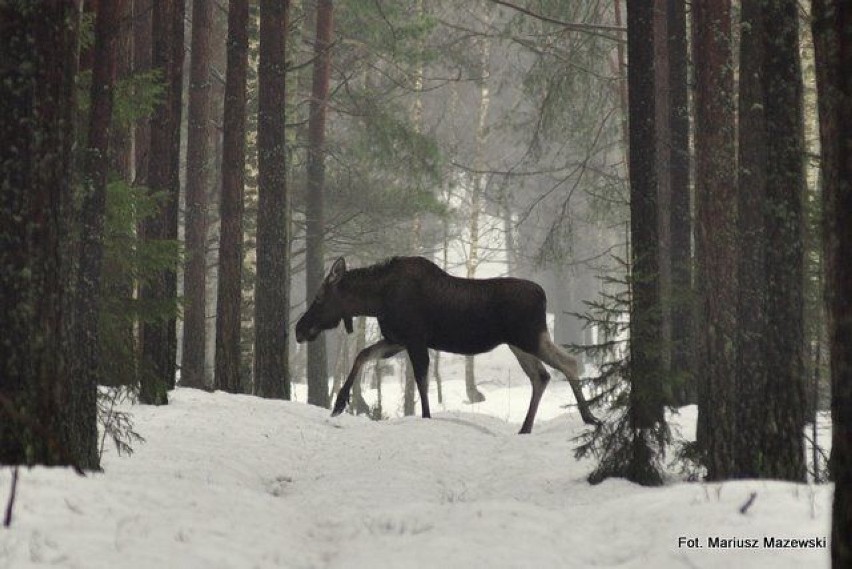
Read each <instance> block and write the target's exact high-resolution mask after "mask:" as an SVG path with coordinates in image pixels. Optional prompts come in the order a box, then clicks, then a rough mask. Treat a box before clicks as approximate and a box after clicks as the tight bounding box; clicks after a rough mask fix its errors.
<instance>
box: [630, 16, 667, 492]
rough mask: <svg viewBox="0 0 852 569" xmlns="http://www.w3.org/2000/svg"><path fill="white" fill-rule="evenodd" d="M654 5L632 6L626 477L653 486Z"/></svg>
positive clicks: (656, 309) (657, 396) (656, 303)
mask: <svg viewBox="0 0 852 569" xmlns="http://www.w3.org/2000/svg"><path fill="white" fill-rule="evenodd" d="M653 26H654V1H653V0H641V1H638V0H637V1H636V2H629V3H628V6H627V51H628V56H627V57H628V60H629V62H630V64H629V66H628V76H627V81H628V84H629V106H630V153H629V170H630V242H631V248H632V251H631V253H632V255H631V256H632V274H631V287H632V306H631V314H630V379H631V387H630V407H629V417H630V425H631V429H632V430H633V431H634V437H635V438H636V443H635V444H634V447H633V451H632V461H631V462H632V464H631V466H630V467H629V470H628V472H627V473H626V475H627V477H628V479H630V480H633V481H635V482H639V483H644V484H652V483H657V482H658V480H656V479H655V476H654V468H653V459H654V457H653V455H652V454H651V451H650V447H649V445H650V444H651V442H652V441H650V440H648V439H647V437H648V436H650V435H649V433H650V432H651V430H652V429H654V428H655V427H657V426H658V425H660V424H661V423H662V422H663V420H664V418H663V405H664V401H663V391H662V371H663V366H662V357H661V347H662V346H661V345H660V343H659V340H660V338H661V328H662V323H661V312H662V311H661V306H660V283H659V271H660V264H659V223H658V206H657V200H658V180H657V159H656V149H657V147H656V142H655V140H656V133H657V131H656V125H655V123H656V116H657V115H656V107H655V85H654V80H655V77H656V72H655V67H654V66H655V61H654V43H653V42H649V41H648V37H651V36H653Z"/></svg>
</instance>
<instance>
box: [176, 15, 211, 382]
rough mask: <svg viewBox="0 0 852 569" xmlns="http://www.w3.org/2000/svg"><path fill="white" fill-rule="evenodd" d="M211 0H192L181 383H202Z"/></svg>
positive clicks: (208, 153)
mask: <svg viewBox="0 0 852 569" xmlns="http://www.w3.org/2000/svg"><path fill="white" fill-rule="evenodd" d="M212 29H213V0H193V2H192V39H191V41H192V57H191V60H190V71H189V106H188V109H187V113H188V117H187V121H188V122H187V124H188V128H187V140H186V143H187V150H186V247H185V259H184V261H185V265H184V267H185V268H184V287H183V290H184V310H183V344H182V346H183V349H182V350H181V376H180V377H181V385H185V386H187V387H196V388H204V387H205V384H206V378H205V377H204V351H205V337H206V326H207V322H206V318H205V317H206V308H207V302H206V282H207V279H206V276H207V191H208V187H209V185H210V182H211V180H212V176H210V167H209V162H210V155H211V153H210V145H209V142H210V133H209V131H210V126H209V125H210V116H211V112H210V110H211V101H210V92H211V80H210V37H211V34H212Z"/></svg>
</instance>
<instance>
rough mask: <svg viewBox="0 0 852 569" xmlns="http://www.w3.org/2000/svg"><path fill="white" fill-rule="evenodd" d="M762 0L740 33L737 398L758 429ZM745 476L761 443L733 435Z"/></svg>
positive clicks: (746, 421)
mask: <svg viewBox="0 0 852 569" xmlns="http://www.w3.org/2000/svg"><path fill="white" fill-rule="evenodd" d="M762 4H763V0H744V1H743V3H742V25H741V26H740V28H741V35H740V84H739V121H740V128H739V161H740V162H739V185H740V191H739V193H738V195H739V203H738V209H739V211H738V228H739V236H740V239H739V264H738V281H739V287H738V307H737V319H738V326H737V365H736V366H735V372H736V379H735V381H736V390H737V394H736V402H737V422H738V425H739V426H738V428H739V429H740V430H741V431H742V432H748V433H759V432H760V429H761V426H760V424H761V423H762V422H763V421H765V420H766V419H767V417H766V416H765V414H764V413H763V407H764V406H763V403H762V400H763V399H764V398H765V397H766V396H767V393H766V392H765V391H764V386H765V384H766V379H767V378H766V373H767V362H766V360H765V358H764V357H763V356H762V354H763V353H765V351H766V336H765V332H766V326H767V314H766V273H765V271H766V253H767V248H768V245H767V242H766V229H765V227H764V211H765V210H766V168H767V166H768V162H767V156H766V142H767V141H766V116H765V101H764V100H763V89H762V87H761V80H762V76H763V74H764V72H765V71H764V70H763V69H762V62H763V56H764V55H763V33H764V32H763V27H764V25H763V14H762V11H761V5H762ZM734 445H735V447H736V448H735V453H736V462H737V469H736V475H737V476H741V477H757V476H758V472H759V470H760V466H759V464H757V460H758V452H755V449H757V450H760V449H761V445H760V444H756V441H754V440H752V438H751V437H737V438H736V439H735V440H734Z"/></svg>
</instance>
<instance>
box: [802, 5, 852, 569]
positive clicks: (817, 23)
mask: <svg viewBox="0 0 852 569" xmlns="http://www.w3.org/2000/svg"><path fill="white" fill-rule="evenodd" d="M812 7H813V8H812V16H813V24H812V25H813V37H814V48H815V54H816V72H817V89H818V93H819V123H820V147H821V158H822V179H823V216H824V218H823V223H824V224H823V230H824V239H825V262H826V289H825V292H826V306H827V312H828V334H829V348H830V361H831V363H830V367H831V418H832V448H831V474H832V476H833V478H834V504H833V507H832V521H831V563H832V567H833V569H841V568H845V567H850V566H852V351H850V349H849V346H850V345H852V263H850V262H849V259H850V258H852V162H850V159H849V157H850V156H852V74H850V73H849V69H850V68H852V38H850V30H852V7H850V6H849V3H848V2H839V1H837V0H813V2H812Z"/></svg>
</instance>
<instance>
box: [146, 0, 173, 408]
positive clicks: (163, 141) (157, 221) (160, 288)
mask: <svg viewBox="0 0 852 569" xmlns="http://www.w3.org/2000/svg"><path fill="white" fill-rule="evenodd" d="M183 17H184V4H183V2H181V1H179V0H153V6H152V13H151V30H152V38H151V44H152V56H151V62H152V67H153V68H155V69H159V70H160V72H161V73H162V77H163V80H164V81H165V85H166V88H165V92H164V96H163V100H162V102H161V103H160V104H159V105H157V107H156V108H155V110H154V115H153V117H152V118H151V126H150V131H151V142H150V154H149V163H148V187H149V190H150V191H151V192H152V193H153V194H157V193H162V194H164V195H165V196H166V197H165V201H164V203H163V205H162V206H161V208H160V211H159V212H157V213H156V214H155V215H153V216H152V217H151V218H150V219H148V220H146V221H145V223H144V224H143V226H144V227H143V236H144V238H145V239H146V240H147V241H162V240H168V241H174V240H176V239H177V207H178V195H179V192H180V179H179V167H180V117H181V93H182V88H183V81H182V77H183V53H184V47H183V36H184V33H183ZM140 296H141V298H142V299H143V300H147V301H150V302H153V303H155V304H159V305H166V304H171V303H173V302H175V301H176V298H177V279H176V276H175V268H174V267H173V268H168V269H165V270H161V271H160V272H159V274H157V275H155V276H154V277H153V278H152V279H151V281H150V282H149V283H148V284H147V285H143V286H142V287H141V294H140ZM141 340H142V367H143V369H142V370H141V374H140V390H139V400H140V402H142V403H147V404H153V405H164V404H166V403H168V396H167V394H166V391H167V390H168V389H170V388H172V387H174V382H175V354H176V348H177V332H176V328H175V320H174V318H168V319H162V320H157V321H154V322H146V323H144V324H143V326H142V334H141Z"/></svg>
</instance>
